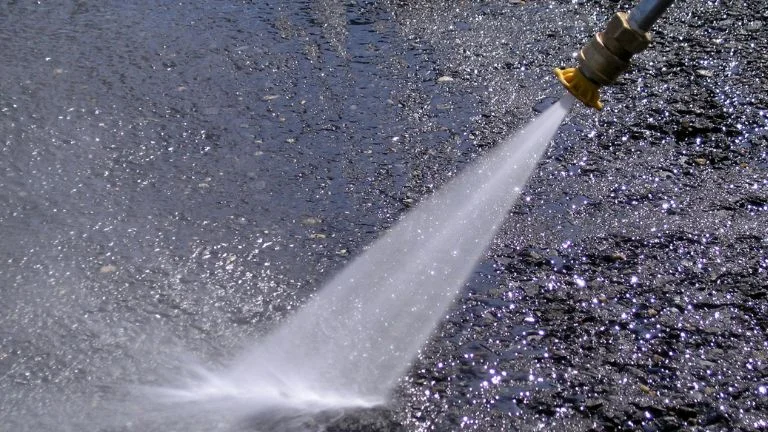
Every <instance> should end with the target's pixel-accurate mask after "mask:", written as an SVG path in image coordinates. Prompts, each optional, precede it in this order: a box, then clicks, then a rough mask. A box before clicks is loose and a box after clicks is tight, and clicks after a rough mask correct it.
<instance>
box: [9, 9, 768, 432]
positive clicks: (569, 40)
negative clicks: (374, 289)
mask: <svg viewBox="0 0 768 432" xmlns="http://www.w3.org/2000/svg"><path fill="white" fill-rule="evenodd" d="M631 6H632V4H631V3H627V2H624V1H620V2H612V1H593V0H589V1H582V0H577V1H574V2H553V1H528V2H522V1H507V0H504V1H502V0H498V1H477V2H469V1H458V0H448V1H444V2H433V1H426V0H419V1H413V2H410V1H409V2H406V1H396V0H389V1H364V0H358V1H341V0H317V1H283V2H281V1H253V2H251V1H218V2H179V1H173V2H170V1H141V2H118V1H109V0H108V1H103V2H89V1H61V2H31V1H30V2H26V1H9V2H4V3H3V4H2V5H0V58H1V59H2V61H1V62H0V202H1V203H2V208H1V209H2V211H1V212H0V239H1V240H0V430H2V431H6V430H7V431H54V430H55V431H61V430H78V431H81V430H99V431H132V430H143V431H147V430H164V431H170V430H232V428H234V427H236V428H239V429H238V430H281V429H285V428H286V427H285V426H283V425H281V423H280V421H277V420H276V421H273V422H268V421H266V420H265V421H261V422H259V421H254V422H252V424H250V423H249V424H239V425H237V426H232V425H220V424H219V425H213V426H211V425H206V426H205V427H203V426H202V425H201V424H197V423H194V424H184V419H178V418H172V417H171V418H163V419H162V420H161V421H159V422H157V423H154V422H151V421H146V422H142V421H141V419H140V418H138V417H137V416H136V412H135V411H131V409H129V408H127V407H126V406H127V405H129V403H128V402H125V403H123V404H121V403H117V402H115V401H120V400H121V397H124V396H125V393H127V392H128V390H127V388H129V387H130V386H132V385H144V384H153V383H157V382H160V381H162V379H163V378H162V377H163V376H164V372H167V371H171V370H174V369H175V368H177V367H178V366H179V362H180V361H182V360H179V359H183V358H185V356H194V357H196V358H202V359H204V361H206V362H209V363H211V364H216V363H219V362H226V361H227V359H228V358H230V357H231V355H232V354H233V353H235V352H237V350H238V349H239V348H241V347H242V346H244V345H247V344H248V343H249V341H251V340H253V338H254V337H256V336H258V335H260V334H263V333H264V332H266V331H268V330H269V329H270V328H273V327H274V326H275V325H276V323H278V322H279V321H280V320H281V319H282V318H284V317H285V316H287V315H289V314H290V313H292V311H294V310H296V309H297V308H299V307H300V306H301V304H303V303H304V301H305V300H306V299H307V298H308V297H309V296H310V295H311V294H312V293H313V291H314V290H315V289H317V288H318V287H319V286H320V285H321V284H322V282H323V281H325V280H327V279H328V277H329V275H331V274H333V273H334V272H336V271H338V270H339V269H340V268H341V267H342V266H343V265H344V264H345V263H346V262H348V261H349V259H350V258H351V257H353V256H355V255H356V254H357V253H359V252H360V251H361V250H362V249H363V248H364V247H365V245H366V244H368V243H370V242H371V241H372V240H374V239H375V238H376V237H377V235H378V234H380V233H381V232H383V231H384V230H386V229H387V228H388V227H389V226H391V225H392V223H393V222H394V221H396V220H397V218H398V217H399V216H400V215H402V214H403V212H405V211H407V209H408V208H409V207H410V206H412V205H413V203H415V202H418V201H419V199H420V198H421V197H423V196H425V195H426V194H429V193H430V192H431V191H433V190H434V189H435V188H437V187H439V186H440V185H441V184H442V183H444V182H445V181H446V180H447V179H448V178H450V177H451V176H453V175H454V174H455V173H456V172H458V171H459V170H461V169H462V167H463V166H465V165H466V164H467V162H469V161H471V160H473V159H474V158H475V157H477V156H478V155H480V154H483V153H484V152H485V151H486V150H487V149H488V148H491V147H493V146H494V144H496V143H498V142H499V141H500V140H501V139H503V138H504V137H505V136H507V135H508V134H509V133H511V132H513V131H515V130H516V129H518V128H519V127H521V126H522V125H524V124H525V123H526V122H527V121H528V120H530V119H531V118H532V117H533V116H535V115H536V112H537V111H541V110H542V109H543V108H542V107H544V106H546V105H547V104H548V103H551V102H552V101H553V100H555V99H556V98H558V97H559V96H560V95H561V94H562V89H561V87H560V85H559V84H558V83H557V82H556V80H555V79H554V78H553V77H552V76H551V69H552V68H553V67H556V66H572V65H573V64H574V60H573V58H572V56H573V53H574V52H575V51H576V50H577V49H578V48H579V47H580V46H581V45H583V43H584V42H585V41H586V40H587V38H589V37H590V36H591V35H592V34H594V33H595V32H596V31H599V30H601V28H602V26H603V24H604V23H605V21H606V20H607V18H608V17H609V16H610V14H612V13H613V12H615V11H617V10H628V9H629V8H630V7H631ZM767 32H768V12H765V8H764V7H763V5H762V2H760V1H757V0H751V1H741V0H734V1H731V2H721V1H690V0H682V1H678V2H676V3H675V4H674V5H673V7H672V8H671V9H670V10H669V12H668V13H667V15H665V17H664V18H663V19H662V20H661V21H660V22H659V23H658V25H657V27H656V28H655V29H654V36H655V42H654V43H653V44H652V45H651V47H650V48H649V50H648V51H646V52H644V53H642V54H640V55H638V56H636V59H635V60H634V66H633V68H632V69H631V70H630V71H629V72H628V73H627V74H626V75H625V76H623V77H622V78H621V79H620V81H619V82H618V83H617V85H616V86H613V87H610V88H606V89H605V90H604V92H603V98H604V101H605V103H606V108H605V109H604V110H603V111H602V112H600V113H598V112H595V111H593V110H589V109H587V108H584V107H581V106H579V107H576V108H575V109H574V110H573V112H572V114H571V115H570V116H569V117H568V118H567V119H566V122H565V123H564V125H563V126H562V127H561V130H560V132H559V134H558V135H557V136H556V138H555V140H554V142H553V143H552V145H551V147H550V149H549V151H548V152H547V154H546V155H545V159H544V161H543V162H542V164H541V166H540V167H539V169H538V171H537V173H536V174H534V177H533V178H532V179H531V182H530V184H529V185H528V188H527V190H526V191H525V192H524V195H523V199H522V201H521V203H520V204H519V205H518V206H517V207H516V209H515V210H514V211H513V212H512V214H510V216H509V218H508V221H507V224H506V225H505V226H504V228H503V229H502V234H501V235H499V236H498V237H497V238H496V240H495V242H494V244H493V245H492V246H491V248H490V250H489V254H488V258H487V259H486V260H485V261H484V263H483V264H482V265H481V266H480V267H479V268H478V269H477V272H476V274H475V276H474V277H473V278H472V280H471V281H470V282H469V284H468V285H467V287H466V290H465V293H464V294H463V295H462V296H461V297H460V299H459V300H458V301H457V303H456V305H455V307H454V308H453V309H452V312H451V313H450V314H449V316H448V317H447V319H446V321H445V323H444V324H443V325H442V326H441V327H440V328H439V329H438V330H437V331H436V333H435V335H434V337H433V338H432V339H431V340H430V341H429V342H428V344H427V345H426V347H425V349H424V350H423V352H422V353H421V355H420V357H419V359H418V360H417V361H416V363H415V364H414V366H413V368H412V369H411V372H410V373H409V374H408V375H407V376H406V377H404V379H403V382H402V384H401V385H400V386H399V388H398V390H397V392H396V394H395V395H394V397H393V400H392V403H391V404H390V405H389V406H387V407H382V408H381V409H376V410H367V411H362V412H353V413H344V415H341V416H339V415H338V413H329V414H328V415H327V416H325V418H324V419H323V418H319V419H314V420H312V419H307V420H305V421H304V426H306V428H310V429H311V427H312V424H313V423H312V422H315V424H322V425H323V427H324V428H325V430H330V431H356V430H366V431H367V430H407V431H420V430H424V431H426V430H436V431H451V430H477V431H490V430H521V431H529V430H542V431H612V430H633V431H637V430H642V431H671V430H692V431H731V430H739V431H754V430H766V428H768V394H766V393H767V391H768V390H766V388H767V387H768V342H767V339H768V337H767V335H766V333H767V332H768V328H767V326H768V323H767V321H766V317H768V296H767V295H766V292H767V290H768V287H767V286H766V285H767V282H766V280H768V277H766V271H767V268H768V256H767V254H766V250H767V249H768V223H767V222H768V193H767V192H766V186H767V185H768V176H767V175H766V173H767V172H768V156H766V137H767V136H768V130H767V129H766V118H767V117H768V102H767V101H766V98H767V97H768V96H767V95H768V81H767V80H766V77H765V71H766V69H765V68H766V64H768V37H767ZM449 78H450V79H449ZM320 417H322V416H320Z"/></svg>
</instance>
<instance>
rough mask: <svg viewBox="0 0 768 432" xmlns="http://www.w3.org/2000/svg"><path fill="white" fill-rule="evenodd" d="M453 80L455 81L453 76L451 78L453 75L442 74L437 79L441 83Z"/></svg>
mask: <svg viewBox="0 0 768 432" xmlns="http://www.w3.org/2000/svg"><path fill="white" fill-rule="evenodd" d="M451 81H453V78H451V77H449V76H447V75H446V76H441V77H440V78H438V79H437V82H439V83H444V82H451Z"/></svg>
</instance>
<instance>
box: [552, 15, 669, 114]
mask: <svg viewBox="0 0 768 432" xmlns="http://www.w3.org/2000/svg"><path fill="white" fill-rule="evenodd" d="M671 4H672V0H642V1H641V2H640V3H639V4H638V5H637V6H635V8H634V9H632V11H630V13H629V14H626V13H624V12H618V13H616V14H615V15H613V16H612V17H611V19H610V20H609V21H608V24H607V25H606V27H605V30H604V31H602V32H600V33H597V34H596V35H595V36H594V37H593V38H592V39H591V40H590V41H589V42H588V43H587V44H586V45H584V47H583V48H582V49H581V51H579V66H578V67H576V68H569V69H560V68H557V69H555V75H556V76H557V79H558V80H560V82H561V83H562V84H563V85H564V86H565V88H566V89H568V91H569V92H571V93H572V94H573V95H574V96H576V98H577V99H579V100H580V101H582V102H584V104H585V105H587V106H590V107H593V108H597V109H602V108H603V104H602V102H600V91H599V90H600V87H601V86H604V85H607V84H611V83H613V82H614V81H616V79H617V78H618V77H619V75H621V74H622V73H623V72H624V71H626V70H627V68H629V60H630V58H631V57H632V56H633V55H635V54H637V53H639V52H640V51H643V50H644V49H646V48H648V45H649V44H650V43H651V35H650V34H649V33H648V30H650V28H651V26H652V25H653V23H654V22H656V20H657V19H659V17H660V16H661V14H663V13H664V11H665V10H667V8H668V7H669V6H670V5H671Z"/></svg>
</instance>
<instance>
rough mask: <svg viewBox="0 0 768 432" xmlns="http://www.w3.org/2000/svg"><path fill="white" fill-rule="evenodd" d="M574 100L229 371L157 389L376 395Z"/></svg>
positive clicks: (376, 247)
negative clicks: (175, 386)
mask: <svg viewBox="0 0 768 432" xmlns="http://www.w3.org/2000/svg"><path fill="white" fill-rule="evenodd" d="M573 100H574V99H573V97H572V96H570V95H567V96H565V97H563V98H562V99H561V100H560V101H559V102H558V103H556V104H555V105H553V106H552V107H550V108H549V109H548V110H547V111H546V112H544V113H543V114H541V115H540V116H539V117H538V118H536V119H535V120H533V121H532V122H530V123H529V124H528V125H527V126H526V127H525V128H524V129H523V130H522V131H520V132H519V133H517V134H514V135H512V136H510V137H509V138H508V139H506V140H504V142H502V143H501V144H500V145H499V146H498V147H496V148H495V149H493V150H492V151H491V152H489V154H487V155H486V156H484V157H483V158H481V159H480V160H478V161H476V162H474V163H473V164H472V165H471V166H470V167H468V168H467V169H466V170H465V171H464V172H463V173H461V174H460V175H459V176H458V177H457V178H455V179H453V180H452V181H450V182H449V183H448V184H446V185H445V186H444V187H442V188H441V189H440V190H439V191H437V192H436V193H435V194H433V195H432V196H430V197H428V198H426V199H425V200H424V201H423V202H422V203H420V204H419V205H418V206H417V207H415V208H414V209H413V210H412V211H410V212H409V213H408V214H407V215H406V216H405V217H404V218H403V219H402V220H401V221H399V222H398V223H397V224H396V225H395V226H394V227H393V228H392V229H391V230H389V231H388V232H386V233H384V234H383V235H382V236H381V238H379V239H378V240H377V241H376V242H374V243H373V244H372V245H371V246H370V247H369V248H368V249H367V250H366V251H365V252H364V253H363V254H362V255H360V256H359V257H357V258H356V259H355V260H354V261H353V262H352V263H350V264H349V265H348V266H347V267H346V268H345V269H343V270H342V271H341V272H340V273H339V274H337V275H336V276H335V277H334V278H333V279H332V280H330V281H329V282H328V283H327V284H326V285H325V286H324V287H323V288H322V289H321V290H319V291H318V293H317V295H316V296H315V297H314V298H313V299H311V300H310V301H309V302H308V304H306V305H305V306H304V307H303V309H301V310H300V311H299V312H297V313H296V314H295V315H293V316H292V317H290V318H289V319H288V320H287V321H285V322H284V323H283V324H282V325H280V326H279V327H278V328H276V329H275V330H274V331H273V332H272V333H271V334H269V335H268V336H266V337H265V338H264V339H263V340H260V341H258V342H257V343H256V344H255V345H254V346H253V347H252V348H251V349H250V350H248V351H247V352H245V353H243V354H242V355H241V356H239V357H238V358H237V359H236V360H235V361H234V362H233V364H232V365H231V366H230V367H229V368H228V369H226V370H222V371H216V372H212V371H206V370H204V369H198V370H197V372H196V373H195V374H194V377H193V378H191V379H189V380H188V381H187V382H186V383H184V384H183V385H180V386H179V387H177V388H165V389H156V390H157V394H160V395H162V396H163V398H164V399H166V400H170V401H176V402H201V403H216V404H217V406H219V407H221V404H218V403H217V401H218V402H221V401H228V403H229V404H231V405H237V406H239V407H241V408H242V407H243V406H250V409H251V410H252V411H258V410H264V409H271V408H273V407H295V408H298V409H303V410H322V409H329V408H340V407H351V406H372V405H376V404H380V403H383V402H385V401H386V399H387V398H388V396H389V394H390V392H391V391H392V389H393V388H394V386H395V385H396V383H397V381H398V379H399V378H400V377H401V376H402V375H403V374H404V373H405V372H406V371H407V369H408V367H409V365H410V364H411V362H412V361H413V359H414V358H415V357H416V355H417V354H418V351H419V349H420V348H421V347H422V345H423V344H424V343H425V342H426V340H427V339H428V338H429V336H430V334H431V333H432V331H433V330H434V329H435V327H436V326H437V325H438V323H439V322H440V321H441V319H443V317H444V316H445V314H446V311H447V309H448V308H449V306H450V304H451V301H452V300H453V299H454V298H455V297H456V295H457V294H458V293H459V291H460V290H461V288H462V286H463V285H464V283H465V281H466V280H467V278H468V277H469V276H470V275H471V273H472V271H473V269H474V267H475V266H476V264H477V262H478V261H479V260H480V259H481V258H482V256H483V253H484V251H485V249H486V248H487V246H488V245H489V243H490V242H491V240H492V239H493V237H494V235H495V233H496V231H497V229H498V228H499V226H500V225H501V224H502V222H503V220H504V218H505V216H506V215H507V214H508V212H509V210H510V209H511V208H512V206H513V205H514V203H515V200H516V199H517V198H518V196H519V195H520V192H521V190H522V188H523V187H524V185H525V183H526V181H527V180H528V178H529V177H530V175H531V173H532V172H533V170H534V168H535V167H536V164H537V163H538V161H539V160H540V158H541V156H542V154H543V152H544V150H545V149H546V146H547V144H548V143H549V141H550V140H551V139H552V137H553V135H554V133H555V131H556V130H557V128H558V126H559V125H560V123H561V121H562V120H563V118H564V117H565V115H566V114H567V112H568V110H569V109H570V107H571V105H572V103H573Z"/></svg>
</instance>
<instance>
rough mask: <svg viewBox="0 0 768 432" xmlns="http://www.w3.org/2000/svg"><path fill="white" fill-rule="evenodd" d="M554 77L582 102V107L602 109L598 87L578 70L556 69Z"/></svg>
mask: <svg viewBox="0 0 768 432" xmlns="http://www.w3.org/2000/svg"><path fill="white" fill-rule="evenodd" d="M555 75H556V76H557V79H558V80H559V81H560V82H561V83H562V84H563V86H565V88H566V89H567V90H568V91H569V92H571V94H572V95H574V96H576V99H578V100H580V101H582V102H584V105H586V106H589V107H592V108H595V109H598V110H601V109H603V103H602V102H600V91H599V90H600V86H598V85H597V84H595V83H594V82H592V81H590V80H589V79H588V78H587V77H585V76H584V74H582V73H581V71H580V70H579V69H578V68H568V69H560V68H556V69H555Z"/></svg>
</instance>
